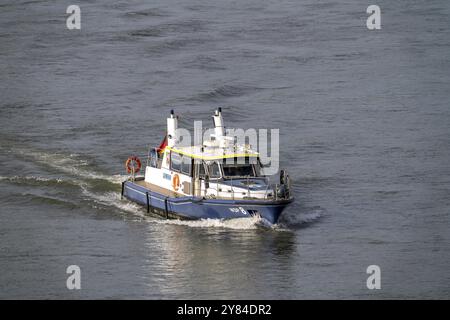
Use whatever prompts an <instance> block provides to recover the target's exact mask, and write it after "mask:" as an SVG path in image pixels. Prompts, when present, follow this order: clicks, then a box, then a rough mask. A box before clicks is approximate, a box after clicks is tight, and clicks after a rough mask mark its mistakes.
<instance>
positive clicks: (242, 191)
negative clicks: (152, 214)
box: [145, 108, 276, 199]
mask: <svg viewBox="0 0 450 320" xmlns="http://www.w3.org/2000/svg"><path fill="white" fill-rule="evenodd" d="M213 118H214V125H215V134H213V135H211V140H208V141H205V142H204V143H203V144H202V145H199V146H188V147H177V146H176V142H177V138H176V129H177V118H176V117H175V116H174V114H173V111H172V112H171V115H170V117H169V118H168V119H167V137H166V139H167V140H166V141H167V143H166V144H165V145H164V147H163V148H161V149H157V148H155V149H153V150H151V152H150V156H149V161H148V164H147V166H146V169H145V181H146V182H148V183H151V184H153V185H157V186H159V187H161V188H164V189H167V190H171V191H173V192H175V193H177V194H179V195H180V196H198V197H205V198H216V199H272V198H274V197H276V194H275V193H276V192H274V189H273V187H272V186H270V185H269V183H268V181H267V178H266V177H265V176H263V175H262V170H261V168H262V166H261V163H260V160H259V154H258V153H257V152H255V151H253V150H251V148H250V146H248V145H237V144H235V143H234V139H232V138H230V137H227V136H225V135H224V129H223V120H222V114H221V110H220V108H219V109H218V110H216V112H215V114H214V116H213Z"/></svg>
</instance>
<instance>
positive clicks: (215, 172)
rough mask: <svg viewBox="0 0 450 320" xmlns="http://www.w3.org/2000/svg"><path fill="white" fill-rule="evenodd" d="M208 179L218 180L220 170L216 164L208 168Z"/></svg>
mask: <svg viewBox="0 0 450 320" xmlns="http://www.w3.org/2000/svg"><path fill="white" fill-rule="evenodd" d="M208 172H209V178H211V179H218V178H220V168H219V164H218V163H217V162H213V163H211V164H209V166H208Z"/></svg>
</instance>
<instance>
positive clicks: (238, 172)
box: [223, 163, 255, 177]
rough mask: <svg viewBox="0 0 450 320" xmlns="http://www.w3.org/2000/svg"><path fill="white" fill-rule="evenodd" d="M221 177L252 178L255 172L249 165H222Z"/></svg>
mask: <svg viewBox="0 0 450 320" xmlns="http://www.w3.org/2000/svg"><path fill="white" fill-rule="evenodd" d="M223 175H224V176H226V177H247V176H250V177H254V176H255V172H254V171H253V166H252V165H251V164H237V165H236V164H226V163H224V164H223Z"/></svg>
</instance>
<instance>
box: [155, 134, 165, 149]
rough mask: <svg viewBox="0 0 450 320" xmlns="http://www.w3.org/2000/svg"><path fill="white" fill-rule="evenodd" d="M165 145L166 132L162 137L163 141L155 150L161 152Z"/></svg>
mask: <svg viewBox="0 0 450 320" xmlns="http://www.w3.org/2000/svg"><path fill="white" fill-rule="evenodd" d="M166 147H167V134H166V136H165V137H164V139H163V141H162V142H161V144H160V145H159V147H158V149H156V151H158V152H159V153H161V152H163V151H164V149H165V148H166Z"/></svg>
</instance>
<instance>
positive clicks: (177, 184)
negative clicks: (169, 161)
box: [172, 173, 180, 191]
mask: <svg viewBox="0 0 450 320" xmlns="http://www.w3.org/2000/svg"><path fill="white" fill-rule="evenodd" d="M179 187H180V177H179V176H178V174H176V173H175V175H174V176H173V178H172V188H173V190H175V191H178V188H179Z"/></svg>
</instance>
